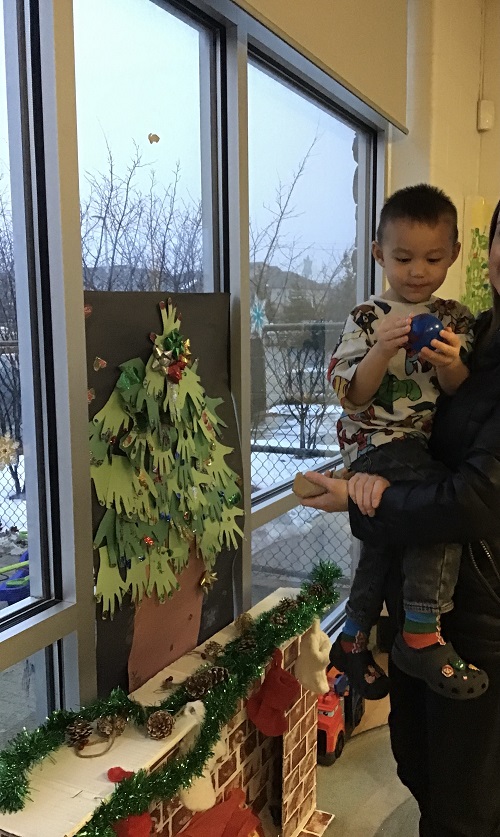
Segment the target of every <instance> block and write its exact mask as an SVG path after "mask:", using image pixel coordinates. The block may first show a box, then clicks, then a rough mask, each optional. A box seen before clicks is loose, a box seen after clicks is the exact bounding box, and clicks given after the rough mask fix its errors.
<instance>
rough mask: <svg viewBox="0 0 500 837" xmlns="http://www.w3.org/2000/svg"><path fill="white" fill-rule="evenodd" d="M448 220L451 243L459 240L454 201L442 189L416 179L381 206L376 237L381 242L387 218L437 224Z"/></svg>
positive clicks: (388, 219)
mask: <svg viewBox="0 0 500 837" xmlns="http://www.w3.org/2000/svg"><path fill="white" fill-rule="evenodd" d="M443 219H445V220H447V221H449V222H450V225H451V228H452V237H453V243H454V244H455V243H456V242H457V241H458V216H457V209H456V206H455V204H454V203H453V201H451V200H450V198H449V197H448V195H446V194H445V193H444V192H443V191H442V189H438V188H437V187H436V186H430V185H429V184H428V183H419V184H418V185H417V186H407V187H406V189H399V190H398V191H397V192H394V194H393V195H391V196H390V197H389V198H387V200H386V202H385V203H384V205H383V207H382V211H381V213H380V221H379V225H378V228H377V241H378V243H379V244H382V239H383V237H384V230H385V228H386V226H387V224H388V223H389V222H390V221H400V220H408V221H415V222H416V223H418V224H428V225H429V226H430V227H434V226H436V224H438V223H439V221H441V220H443Z"/></svg>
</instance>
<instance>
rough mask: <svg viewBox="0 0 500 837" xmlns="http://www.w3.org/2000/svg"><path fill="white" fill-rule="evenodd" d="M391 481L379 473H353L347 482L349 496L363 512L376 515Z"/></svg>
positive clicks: (372, 515)
mask: <svg viewBox="0 0 500 837" xmlns="http://www.w3.org/2000/svg"><path fill="white" fill-rule="evenodd" d="M389 486H390V482H389V481H388V480H386V479H385V478H384V477H379V475H378V474H353V475H352V477H351V478H350V480H349V482H348V483H347V487H348V492H349V497H350V498H351V500H353V501H354V502H355V503H356V505H357V506H358V508H359V510H360V512H361V514H367V515H368V517H374V515H375V511H376V510H377V509H378V507H379V505H380V501H381V500H382V495H383V493H384V491H385V489H386V488H389Z"/></svg>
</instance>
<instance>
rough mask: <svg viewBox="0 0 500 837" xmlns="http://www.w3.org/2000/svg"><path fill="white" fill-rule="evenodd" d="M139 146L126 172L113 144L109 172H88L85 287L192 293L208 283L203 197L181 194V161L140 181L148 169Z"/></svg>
mask: <svg viewBox="0 0 500 837" xmlns="http://www.w3.org/2000/svg"><path fill="white" fill-rule="evenodd" d="M143 167H144V166H143V164H142V160H141V155H140V153H139V150H138V148H137V146H135V153H134V155H133V157H132V159H131V161H130V163H129V165H128V166H127V169H126V172H125V174H124V175H119V174H118V173H117V172H116V167H115V162H114V159H113V154H112V152H111V149H110V148H109V146H108V157H107V171H106V172H99V173H97V174H92V175H87V183H88V184H89V195H88V197H87V198H86V200H85V203H84V205H82V209H81V227H82V258H83V275H84V284H85V287H86V288H88V289H91V290H141V291H172V292H189V291H197V290H198V291H199V290H202V288H203V258H202V256H203V253H202V214H201V203H200V202H199V201H188V200H186V199H181V198H180V197H179V182H180V166H179V164H177V166H176V168H175V169H174V171H173V173H172V180H171V182H170V183H168V184H167V185H163V184H159V183H158V181H157V180H156V176H155V173H154V171H150V180H149V187H148V189H147V190H146V191H145V192H144V191H143V190H142V189H141V188H140V187H139V185H138V182H137V181H138V174H139V171H140V170H141V169H142V168H143Z"/></svg>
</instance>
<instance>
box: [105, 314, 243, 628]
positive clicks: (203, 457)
mask: <svg viewBox="0 0 500 837" xmlns="http://www.w3.org/2000/svg"><path fill="white" fill-rule="evenodd" d="M160 311H161V318H162V323H163V333H162V334H159V335H157V334H151V335H150V338H151V340H152V342H153V352H152V354H151V356H150V358H149V360H148V362H147V364H146V365H144V362H143V361H142V360H141V359H140V358H134V359H133V360H129V361H127V362H126V363H123V364H121V366H120V367H119V368H120V370H121V374H120V376H119V378H118V380H117V382H116V385H115V388H114V390H113V392H112V393H111V395H110V397H109V399H108V401H107V403H106V404H105V406H104V407H103V408H102V410H100V411H99V412H98V413H97V414H96V415H95V416H94V418H93V419H92V421H91V422H90V431H89V433H90V452H91V468H90V470H91V478H92V481H93V484H94V488H95V491H96V495H97V499H98V501H99V503H100V505H101V506H105V507H106V511H105V513H104V516H103V518H102V520H101V522H100V524H99V527H98V529H97V532H96V535H95V538H94V546H95V548H96V549H98V550H99V571H98V576H97V585H96V596H97V599H98V601H101V602H102V610H103V615H107V614H109V615H111V616H112V615H113V613H114V610H115V607H116V604H117V603H118V604H121V601H122V599H123V596H124V595H125V593H126V592H127V591H130V593H131V596H132V599H133V600H134V601H135V602H138V601H140V599H141V598H142V597H143V596H144V595H151V593H152V592H153V590H154V589H155V588H156V592H157V595H158V598H159V600H160V601H164V599H165V597H166V596H169V595H171V594H172V592H173V591H174V590H175V589H176V588H177V587H178V583H177V579H176V576H175V573H178V572H180V571H181V570H182V569H183V568H184V567H185V566H186V564H187V562H188V560H189V554H190V550H191V549H192V547H194V548H195V550H196V552H197V553H198V554H199V555H200V556H201V558H202V559H203V562H204V564H205V568H206V571H207V573H206V576H207V580H208V582H210V577H211V576H210V571H211V569H212V568H213V565H214V563H215V559H216V557H217V555H218V554H219V552H220V551H221V550H222V549H223V547H224V546H226V547H228V548H230V547H234V548H236V547H237V545H238V541H237V536H238V535H242V531H241V529H240V528H239V526H238V525H237V523H236V518H237V517H238V516H240V515H242V514H243V512H242V510H241V509H240V508H239V507H238V503H239V501H240V500H241V494H240V490H239V487H238V484H239V482H240V480H239V477H238V476H237V475H236V474H235V473H234V471H233V470H232V469H231V468H230V467H229V466H228V465H227V463H226V461H225V460H226V456H227V455H228V454H229V453H231V451H232V448H229V447H226V446H225V445H223V444H222V443H221V441H220V439H219V437H220V428H221V426H226V425H225V424H224V422H222V420H221V419H220V418H218V416H217V413H216V408H217V407H218V406H219V405H220V404H221V403H222V399H220V398H209V397H208V396H207V395H206V393H205V391H204V389H203V387H202V385H201V381H200V378H199V376H198V374H197V361H194V362H193V363H191V360H190V354H191V353H190V348H189V340H186V339H185V338H184V337H183V336H182V335H181V333H180V330H179V329H180V325H181V323H180V317H178V315H177V313H176V309H175V308H174V307H173V305H172V304H171V302H170V300H169V302H168V304H166V303H164V302H161V303H160Z"/></svg>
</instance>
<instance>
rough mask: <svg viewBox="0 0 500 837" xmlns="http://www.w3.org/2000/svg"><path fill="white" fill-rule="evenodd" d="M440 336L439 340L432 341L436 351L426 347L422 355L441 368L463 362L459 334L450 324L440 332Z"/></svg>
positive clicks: (424, 358)
mask: <svg viewBox="0 0 500 837" xmlns="http://www.w3.org/2000/svg"><path fill="white" fill-rule="evenodd" d="M439 337H440V339H439V340H437V339H436V340H432V341H431V346H432V347H433V349H434V351H433V349H428V348H427V347H425V348H423V349H422V351H421V352H420V357H421V358H422V359H423V360H426V361H427V362H428V363H430V364H432V366H435V367H436V368H439V369H443V368H444V367H446V366H456V365H458V364H461V363H462V361H461V359H460V349H461V346H462V344H461V342H460V337H459V336H458V334H455V332H454V331H452V329H451V328H450V326H446V328H443V330H442V331H440V332H439Z"/></svg>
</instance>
